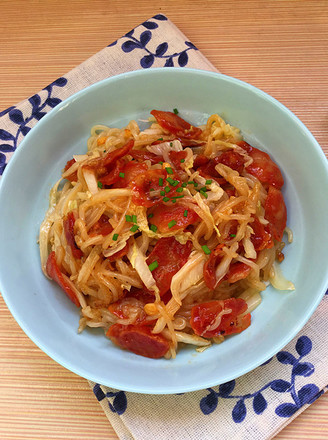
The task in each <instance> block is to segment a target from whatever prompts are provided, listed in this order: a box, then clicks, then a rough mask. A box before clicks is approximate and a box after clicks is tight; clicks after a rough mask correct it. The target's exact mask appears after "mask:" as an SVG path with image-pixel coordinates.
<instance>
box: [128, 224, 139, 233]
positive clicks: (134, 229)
mask: <svg viewBox="0 0 328 440" xmlns="http://www.w3.org/2000/svg"><path fill="white" fill-rule="evenodd" d="M138 229H139V226H138V225H133V226H132V228H131V229H130V231H131V232H136V231H137V230H138Z"/></svg>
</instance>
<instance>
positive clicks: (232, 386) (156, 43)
mask: <svg viewBox="0 0 328 440" xmlns="http://www.w3.org/2000/svg"><path fill="white" fill-rule="evenodd" d="M153 67H194V68H198V69H204V70H212V71H216V69H215V67H214V66H213V65H212V64H211V63H210V62H209V61H208V60H207V59H206V58H205V57H204V56H203V55H202V54H201V53H200V52H199V51H198V50H197V48H196V47H195V46H194V44H193V43H191V42H190V41H189V40H188V39H187V38H186V37H185V35H183V34H182V33H181V32H180V30H179V29H178V28H177V27H176V26H175V25H174V24H173V23H172V22H171V21H170V20H168V18H167V17H165V16H164V15H162V14H158V15H155V16H154V17H152V18H151V19H149V20H147V21H145V22H144V23H142V24H141V25H139V26H138V27H136V28H135V29H133V30H131V31H130V32H128V33H127V34H125V35H124V36H123V37H122V38H120V39H118V40H117V41H115V42H114V43H112V44H110V45H109V46H107V47H106V48H104V49H103V50H102V51H100V52H98V53H97V54H95V55H94V56H92V57H91V58H90V59H88V60H87V61H85V62H84V63H82V64H81V65H79V66H78V67H76V68H75V69H73V70H72V71H70V72H68V73H67V74H66V75H65V76H63V77H61V78H58V79H57V80H55V81H54V82H53V83H51V84H50V85H48V86H47V87H45V88H44V89H43V90H41V91H40V92H39V93H37V94H35V95H34V96H31V97H30V98H29V99H26V100H24V101H22V102H21V103H19V104H18V105H16V106H13V107H10V108H8V109H7V110H4V111H2V112H0V177H1V175H2V173H3V172H4V171H5V167H6V164H7V163H8V161H9V160H10V158H11V156H12V155H13V154H14V152H15V150H16V148H17V147H18V146H19V143H20V142H21V140H22V139H23V138H24V136H25V135H26V134H27V133H28V132H29V131H30V129H31V128H33V126H34V125H35V124H36V123H37V122H38V121H39V120H40V119H41V118H42V117H43V116H44V115H45V114H46V113H48V112H49V111H51V109H52V108H54V107H55V106H56V105H57V104H59V103H60V102H61V101H62V100H64V99H66V98H68V97H69V96H71V95H72V94H74V93H75V92H77V91H79V90H81V89H83V88H85V87H87V86H89V85H90V84H93V83H95V82H97V81H100V80H102V79H104V78H108V77H110V76H113V75H117V74H119V73H123V72H127V71H131V70H137V69H149V68H153ZM309 293H310V292H309ZM327 316H328V298H327V295H325V297H324V299H323V300H322V302H321V304H320V305H319V307H318V308H317V310H316V312H315V313H314V315H313V316H312V318H311V319H310V321H309V322H308V323H307V325H306V326H305V327H304V328H303V329H302V331H301V332H300V333H299V334H298V335H297V337H296V338H295V339H294V340H293V341H292V342H290V343H289V344H288V345H287V347H285V349H284V350H283V351H280V352H279V353H278V354H277V355H276V356H274V357H273V358H272V359H270V360H269V361H268V362H266V363H265V364H264V365H262V366H260V367H258V368H257V369H256V370H254V371H252V372H250V373H248V374H246V375H245V376H243V377H240V378H239V379H236V380H233V381H230V382H228V383H225V384H223V385H219V386H216V387H213V388H208V389H205V390H202V391H196V392H192V393H185V394H180V395H164V396H156V395H141V394H136V393H129V392H124V391H120V390H114V389H110V388H108V387H105V386H102V385H101V384H96V383H92V382H90V386H91V388H92V390H93V392H94V394H95V396H96V398H97V399H98V401H99V403H100V404H101V406H102V408H103V410H104V411H105V413H106V415H107V417H108V419H109V421H110V423H111V424H112V426H113V427H114V429H115V431H116V432H117V435H118V436H119V438H120V439H121V440H153V439H155V438H156V440H168V439H174V440H198V439H199V440H213V439H220V440H231V438H232V437H233V438H234V440H248V439H251V440H268V439H271V438H273V437H274V436H275V435H276V434H277V433H278V432H279V431H280V430H281V429H282V428H283V427H284V426H286V425H287V424H288V423H290V422H291V420H293V419H294V418H295V417H297V415H298V414H300V413H301V412H302V411H303V410H304V409H305V408H306V407H307V406H309V405H310V404H311V403H312V402H314V401H315V400H316V399H317V398H318V397H319V396H320V395H321V394H322V393H323V392H324V391H325V390H326V385H327V383H328V368H327V361H328V319H327Z"/></svg>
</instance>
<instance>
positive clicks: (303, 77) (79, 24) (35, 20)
mask: <svg viewBox="0 0 328 440" xmlns="http://www.w3.org/2000/svg"><path fill="white" fill-rule="evenodd" d="M122 5H123V4H122V2H121V1H119V0H111V1H110V2H109V1H107V0H93V1H92V2H90V1H87V0H71V1H69V2H67V1H66V0H47V1H46V2H45V1H42V0H30V1H29V2H26V1H25V0H2V1H1V2H0V13H1V17H2V21H1V32H0V110H2V109H5V108H7V107H8V106H10V105H14V104H16V103H17V102H19V101H21V100H22V99H25V98H26V97H28V96H30V95H32V94H34V93H35V92H37V91H39V90H40V89H41V88H43V87H44V86H46V85H47V84H49V83H50V82H52V81H53V80H54V79H56V78H57V77H58V76H61V75H63V74H65V73H66V72H67V71H68V70H70V69H72V68H73V67H75V66H76V65H78V64H80V63H81V62H83V61H84V60H85V59H87V58H88V57H90V56H91V55H93V54H94V53H95V52H97V51H99V50H101V49H102V48H103V47H105V46H106V45H107V44H109V43H111V42H112V41H114V40H116V39H117V38H118V37H120V36H121V35H123V34H125V33H126V32H127V31H129V30H130V29H132V28H133V27H134V26H136V25H138V24H140V23H141V22H142V21H144V20H145V19H147V18H149V17H151V16H153V15H155V14H157V13H163V14H166V15H167V16H168V17H169V18H170V19H171V20H172V21H173V22H174V23H175V24H176V25H177V26H178V27H179V28H180V29H181V31H182V32H184V33H185V34H186V36H187V37H188V38H189V39H190V40H191V41H192V42H193V43H195V44H196V45H197V47H198V48H199V49H200V50H201V51H202V53H203V54H204V55H205V56H206V57H207V58H208V59H209V60H210V61H211V62H212V63H213V64H214V65H215V66H216V67H217V68H218V69H220V70H221V72H222V73H225V74H227V75H231V76H234V77H237V78H239V79H242V80H244V81H247V82H249V83H251V84H253V85H255V86H257V87H259V88H261V89H262V90H264V91H266V92H267V93H269V94H271V95H272V96H274V97H275V98H277V99H278V100H279V101H281V102H282V103H283V104H285V105H286V106H287V107H289V108H290V109H291V110H292V111H293V112H294V113H295V114H296V115H297V116H298V117H299V118H300V119H301V120H302V121H303V122H304V123H305V124H306V125H307V127H308V128H309V129H310V130H311V131H312V133H313V134H314V135H315V137H316V139H317V140H318V142H319V143H320V144H321V146H322V148H323V150H324V151H325V152H326V154H327V153H328V143H327V138H328V124H327V114H328V49H327V47H328V45H327V43H328V2H327V1H325V0H318V1H315V0H313V1H312V0H310V1H302V0H300V1H299V0H293V1H288V2H287V1H285V0H276V1H274V0H272V1H268V0H249V1H244V0H236V1H234V0H225V1H221V0H219V1H218V0H214V1H213V0H193V1H187V0H181V1H180V2H176V1H172V0H164V1H161V0H153V1H152V2H149V1H148V0H139V1H138V2H137V3H136V2H133V1H131V0H126V1H125V2H124V6H123V7H122ZM0 319H1V325H0V390H1V391H0V433H1V434H0V437H1V439H3V440H7V439H11V440H12V439H14V440H19V439H22V440H25V439H73V440H74V439H88V440H89V439H93V440H105V439H106V440H108V439H116V438H117V436H116V434H115V433H114V431H113V429H112V428H111V426H110V424H109V422H108V420H107V418H106V417H105V415H104V413H103V411H102V409H101V407H100V405H99V404H98V402H97V401H96V399H95V398H94V396H93V394H92V392H91V391H90V388H89V386H88V383H87V382H86V381H85V380H84V379H82V378H80V377H78V376H76V375H75V374H73V373H71V372H69V371H67V370H66V369H64V368H63V367H61V366H60V365H58V364H56V363H55V362H54V361H52V360H51V359H50V358H49V357H47V356H46V355H45V354H44V353H43V352H41V351H40V350H39V349H38V348H37V347H36V346H35V345H34V344H33V343H32V342H31V341H30V340H29V339H28V338H27V336H26V335H25V334H24V333H23V332H22V330H21V329H20V328H19V326H18V325H17V323H16V322H15V321H14V319H13V318H12V316H11V315H10V313H9V311H8V309H7V307H6V305H5V304H4V302H3V299H2V298H1V297H0ZM325 438H328V396H327V395H324V396H322V397H321V398H320V399H319V400H318V401H317V402H315V403H314V404H313V405H311V407H310V408H308V409H307V410H306V411H305V412H304V413H303V414H302V415H300V416H299V417H297V418H296V419H295V420H294V421H293V422H292V423H291V424H290V425H289V426H287V427H286V428H285V429H284V430H283V431H282V432H281V433H280V434H279V435H278V436H277V437H276V439H277V440H296V439H311V440H319V439H320V440H322V439H325Z"/></svg>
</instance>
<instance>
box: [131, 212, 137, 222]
mask: <svg viewBox="0 0 328 440" xmlns="http://www.w3.org/2000/svg"><path fill="white" fill-rule="evenodd" d="M132 221H133V223H137V216H136V215H135V214H133V216H132Z"/></svg>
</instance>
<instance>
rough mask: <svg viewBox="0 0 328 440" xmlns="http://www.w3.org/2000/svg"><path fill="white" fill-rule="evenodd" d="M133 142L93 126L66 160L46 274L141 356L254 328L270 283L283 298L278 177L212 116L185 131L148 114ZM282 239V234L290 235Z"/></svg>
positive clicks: (130, 128) (178, 122) (168, 116)
mask: <svg viewBox="0 0 328 440" xmlns="http://www.w3.org/2000/svg"><path fill="white" fill-rule="evenodd" d="M151 114H152V117H151V118H150V126H149V128H147V129H146V130H143V131H140V129H139V127H138V124H137V123H136V122H135V121H131V122H130V123H129V124H128V125H127V127H126V128H124V129H119V128H109V127H106V126H95V127H93V128H92V130H91V137H90V138H89V140H88V151H87V153H86V154H84V155H76V156H74V157H73V158H72V159H71V160H69V161H68V162H67V164H66V166H65V168H64V170H63V173H62V178H61V179H60V181H58V182H57V183H56V184H55V186H54V187H53V189H52V190H51V193H50V207H49V210H48V212H47V214H46V216H45V219H44V221H43V223H42V225H41V228H40V239H39V243H40V254H41V265H42V270H43V272H44V274H45V275H46V276H47V277H48V278H51V279H53V280H54V281H55V282H56V283H58V285H59V286H60V287H61V288H62V289H63V291H64V292H65V293H66V295H67V296H68V297H69V299H70V300H71V301H72V302H73V303H74V304H75V305H76V306H77V307H79V308H80V309H81V318H80V325H79V331H82V330H83V329H84V328H85V327H87V326H88V327H102V328H104V331H105V332H106V335H107V336H108V338H110V339H111V340H112V342H114V343H115V344H116V345H118V346H119V347H121V348H123V349H127V350H130V351H132V352H134V353H136V354H138V355H142V356H146V357H150V358H159V357H162V356H164V357H166V358H171V357H173V358H174V357H175V356H176V352H177V349H178V346H179V345H181V344H192V345H194V346H196V347H197V349H198V350H199V351H202V350H203V349H205V348H207V347H208V346H210V345H211V344H212V343H220V342H222V341H223V340H224V338H225V336H227V335H231V334H234V333H240V332H242V331H244V330H245V329H247V328H248V327H249V326H250V325H251V312H252V310H254V308H255V307H257V306H258V305H259V303H260V301H261V296H260V292H262V291H264V290H265V289H266V287H267V285H268V284H270V283H271V284H272V285H273V286H275V287H279V286H282V288H283V289H285V290H286V289H289V290H292V289H293V288H294V286H293V284H292V283H291V282H289V281H287V280H285V279H284V278H283V276H282V275H281V271H280V270H279V268H278V266H277V264H279V263H280V262H281V261H282V260H283V258H284V255H283V252H282V251H283V248H284V245H285V244H284V243H283V241H282V239H283V233H284V230H285V228H286V221H287V211H286V206H285V203H284V198H283V195H282V192H281V188H282V186H283V184H284V179H283V176H282V174H281V172H280V170H279V167H278V166H277V164H276V163H275V162H274V161H273V160H272V158H271V157H270V156H269V155H268V154H267V153H265V152H263V151H261V150H259V149H257V148H255V147H253V146H251V145H249V144H248V143H247V142H245V141H244V140H243V139H242V137H241V135H240V132H239V130H238V129H237V128H235V127H232V126H230V125H229V124H227V123H225V122H224V121H223V119H221V118H220V117H219V116H218V115H212V116H211V117H210V118H209V119H208V121H207V124H206V125H204V126H201V127H195V126H192V125H191V124H190V123H188V122H187V121H185V120H184V119H182V118H181V117H180V116H178V115H177V114H176V113H175V112H166V111H160V110H153V111H152V112H151ZM288 236H291V234H288Z"/></svg>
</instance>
